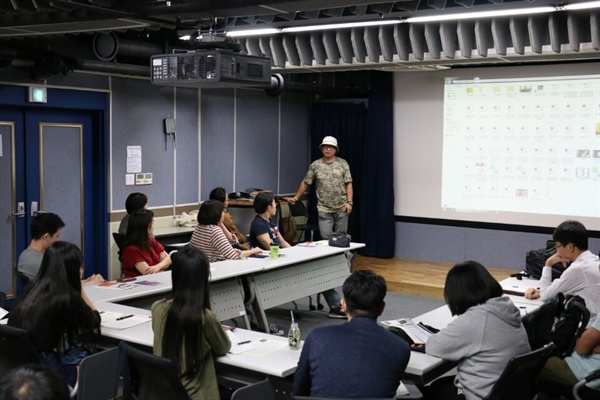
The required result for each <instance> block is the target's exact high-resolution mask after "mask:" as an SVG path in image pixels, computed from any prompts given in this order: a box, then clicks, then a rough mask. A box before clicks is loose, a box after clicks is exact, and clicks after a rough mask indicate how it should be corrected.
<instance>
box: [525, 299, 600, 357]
mask: <svg viewBox="0 0 600 400" xmlns="http://www.w3.org/2000/svg"><path fill="white" fill-rule="evenodd" d="M589 320H590V312H589V310H588V309H587V308H586V306H585V300H584V299H583V298H581V297H580V296H570V295H569V296H566V297H565V296H564V295H563V294H562V293H559V294H557V295H556V297H555V298H554V299H552V300H551V301H549V302H547V303H545V304H543V305H542V306H541V307H540V308H539V309H537V310H535V311H534V312H532V313H531V314H527V315H525V316H524V317H523V319H522V321H523V326H524V327H525V330H526V331H527V337H528V339H529V345H530V346H531V350H535V349H539V348H540V347H542V346H544V345H545V344H547V343H550V342H552V343H554V345H555V350H554V351H555V355H556V356H558V357H560V358H564V357H566V356H569V355H571V353H572V352H573V349H574V348H575V340H577V338H578V337H580V336H581V334H582V333H583V331H584V330H585V327H586V326H587V324H588V321H589Z"/></svg>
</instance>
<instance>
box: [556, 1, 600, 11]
mask: <svg viewBox="0 0 600 400" xmlns="http://www.w3.org/2000/svg"><path fill="white" fill-rule="evenodd" d="M562 8H563V9H565V10H567V11H570V10H589V9H592V8H600V1H590V2H587V3H575V4H563V5H562Z"/></svg>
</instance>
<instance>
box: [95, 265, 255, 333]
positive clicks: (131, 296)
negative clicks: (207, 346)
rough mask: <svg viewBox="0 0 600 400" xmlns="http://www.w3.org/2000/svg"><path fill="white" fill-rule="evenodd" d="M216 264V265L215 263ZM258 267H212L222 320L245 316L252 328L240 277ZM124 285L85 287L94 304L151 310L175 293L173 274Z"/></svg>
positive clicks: (216, 306) (212, 290) (213, 298)
mask: <svg viewBox="0 0 600 400" xmlns="http://www.w3.org/2000/svg"><path fill="white" fill-rule="evenodd" d="M213 265H214V264H213ZM260 269H262V268H259V267H258V266H256V265H252V264H248V265H241V264H239V265H237V268H234V267H233V266H229V267H227V266H224V267H223V268H221V267H220V266H211V285H210V302H211V308H212V310H213V311H214V312H215V314H216V315H217V317H218V318H219V320H220V321H225V320H228V319H233V318H237V317H242V318H243V319H244V323H245V325H246V328H248V329H250V321H249V320H248V316H247V314H246V307H245V305H244V288H243V285H242V282H241V278H239V277H238V275H240V274H246V273H253V272H254V271H256V270H260ZM143 281H149V282H156V283H157V284H156V285H139V284H136V283H137V282H143ZM120 285H121V284H116V285H115V286H113V287H103V286H102V285H94V286H85V287H84V290H85V291H86V294H87V295H88V297H89V298H90V300H91V301H92V302H98V301H104V302H111V303H124V304H125V305H131V306H135V307H138V308H144V309H148V310H149V309H150V306H151V305H152V303H153V302H154V301H156V300H158V299H160V298H162V297H165V296H166V295H167V294H168V293H170V292H171V290H172V287H173V285H172V282H171V271H164V272H159V273H157V274H151V275H144V276H140V277H138V278H136V280H135V281H131V282H124V283H123V284H122V285H125V287H129V289H122V288H119V286H120Z"/></svg>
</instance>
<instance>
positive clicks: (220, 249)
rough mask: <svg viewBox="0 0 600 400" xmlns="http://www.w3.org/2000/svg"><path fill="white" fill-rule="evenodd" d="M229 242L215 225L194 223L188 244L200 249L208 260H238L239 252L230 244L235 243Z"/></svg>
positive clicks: (240, 256)
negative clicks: (194, 226)
mask: <svg viewBox="0 0 600 400" xmlns="http://www.w3.org/2000/svg"><path fill="white" fill-rule="evenodd" d="M233 238H234V241H233V242H229V240H227V237H226V236H225V233H223V231H222V230H221V228H219V227H218V226H217V225H200V224H198V225H196V228H195V229H194V233H193V234H192V239H191V240H190V246H192V247H195V248H197V249H200V250H202V251H203V252H204V254H206V257H208V261H210V262H215V261H223V260H240V259H241V258H242V255H241V252H240V251H238V250H236V249H234V248H233V247H232V246H231V245H232V244H234V243H237V239H236V238H235V236H233Z"/></svg>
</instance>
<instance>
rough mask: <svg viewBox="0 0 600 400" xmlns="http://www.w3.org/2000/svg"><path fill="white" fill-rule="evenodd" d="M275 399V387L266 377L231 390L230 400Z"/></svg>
mask: <svg viewBox="0 0 600 400" xmlns="http://www.w3.org/2000/svg"><path fill="white" fill-rule="evenodd" d="M257 399H260V400H275V389H274V388H273V385H272V384H271V382H269V380H268V379H265V380H264V381H260V382H256V383H253V384H251V385H248V386H243V387H241V388H239V389H238V390H236V391H235V392H233V395H232V396H231V400H257Z"/></svg>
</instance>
